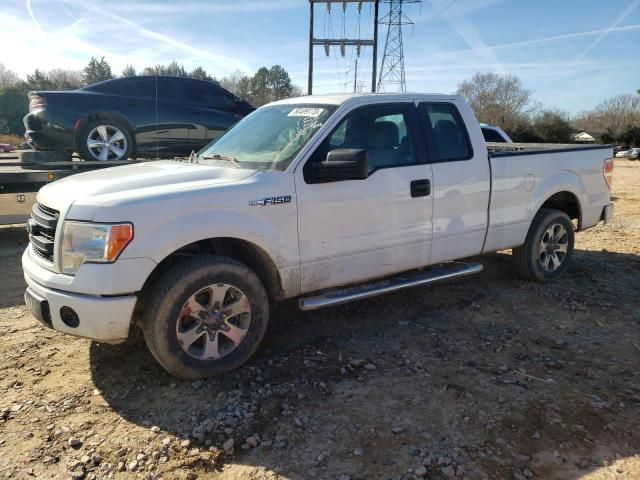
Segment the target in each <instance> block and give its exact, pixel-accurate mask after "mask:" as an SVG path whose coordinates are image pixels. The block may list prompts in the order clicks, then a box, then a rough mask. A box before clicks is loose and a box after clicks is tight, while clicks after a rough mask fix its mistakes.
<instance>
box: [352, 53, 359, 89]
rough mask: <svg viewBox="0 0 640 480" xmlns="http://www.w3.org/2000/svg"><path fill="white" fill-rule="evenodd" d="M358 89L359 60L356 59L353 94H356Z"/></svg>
mask: <svg viewBox="0 0 640 480" xmlns="http://www.w3.org/2000/svg"><path fill="white" fill-rule="evenodd" d="M357 88H358V59H357V58H356V68H355V70H354V71H353V93H356V89H357Z"/></svg>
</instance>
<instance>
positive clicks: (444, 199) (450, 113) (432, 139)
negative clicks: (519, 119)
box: [418, 97, 491, 264]
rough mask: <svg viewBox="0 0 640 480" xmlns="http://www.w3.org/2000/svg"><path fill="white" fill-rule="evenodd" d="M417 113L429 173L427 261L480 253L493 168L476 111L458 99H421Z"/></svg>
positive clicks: (484, 233)
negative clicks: (430, 217) (430, 230)
mask: <svg viewBox="0 0 640 480" xmlns="http://www.w3.org/2000/svg"><path fill="white" fill-rule="evenodd" d="M418 112H419V116H420V120H421V122H422V127H423V129H424V133H425V136H426V139H427V149H428V152H429V159H430V162H431V167H432V172H433V241H432V245H431V261H430V263H431V264H435V263H439V262H444V261H447V260H455V259H459V258H464V257H469V256H472V255H477V254H479V253H481V252H482V247H483V244H484V240H485V236H486V231H487V225H488V215H489V199H490V195H491V170H490V165H489V158H488V153H487V148H486V145H485V141H484V138H483V136H482V132H481V130H480V127H479V125H478V123H477V120H476V118H475V115H474V114H473V112H472V111H471V109H470V108H469V107H468V105H467V104H466V103H464V102H463V101H462V100H461V99H459V98H455V97H454V98H451V99H450V100H448V99H438V100H433V101H429V100H425V101H421V102H419V104H418Z"/></svg>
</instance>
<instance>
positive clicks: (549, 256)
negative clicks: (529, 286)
mask: <svg viewBox="0 0 640 480" xmlns="http://www.w3.org/2000/svg"><path fill="white" fill-rule="evenodd" d="M574 240H575V236H574V232H573V224H572V223H571V219H570V218H569V217H568V216H567V215H566V214H565V213H564V212H561V211H559V210H553V209H547V208H543V209H541V210H540V211H539V212H538V214H537V215H536V216H535V218H534V219H533V222H532V223H531V226H530V227H529V233H527V238H526V240H525V243H524V245H522V246H520V247H517V248H514V249H513V260H514V265H515V267H516V270H517V272H518V274H519V275H520V276H521V277H522V278H524V279H525V280H532V281H537V282H550V281H553V280H556V279H558V278H560V277H561V276H562V275H563V274H564V272H566V271H567V268H569V263H570V262H571V257H572V255H573V245H574Z"/></svg>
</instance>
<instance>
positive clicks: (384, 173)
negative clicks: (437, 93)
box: [295, 102, 433, 293]
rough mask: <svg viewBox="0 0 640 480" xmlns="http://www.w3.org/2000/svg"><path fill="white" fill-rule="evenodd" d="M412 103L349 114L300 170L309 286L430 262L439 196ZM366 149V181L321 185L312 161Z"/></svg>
mask: <svg viewBox="0 0 640 480" xmlns="http://www.w3.org/2000/svg"><path fill="white" fill-rule="evenodd" d="M422 138H423V137H422V133H421V130H420V126H419V121H418V116H417V111H416V108H415V105H414V104H413V103H412V102H406V103H392V104H380V105H373V106H371V105H369V106H365V107H358V108H355V109H354V110H352V111H351V112H349V113H348V114H347V115H346V116H345V118H344V119H343V120H342V122H340V124H339V125H338V126H337V127H336V128H335V129H334V130H333V131H332V132H331V133H330V134H329V135H328V136H327V138H326V139H325V140H324V141H323V142H322V144H320V146H319V147H318V148H317V149H316V151H315V152H314V153H313V154H311V156H310V157H309V158H308V159H307V160H306V163H305V165H304V168H298V169H297V170H296V177H295V178H296V194H297V203H298V237H299V247H300V257H301V291H302V293H304V292H310V291H314V290H320V289H323V288H328V287H333V286H338V285H345V284H350V283H355V282H358V281H362V280H368V279H372V278H375V277H381V276H385V275H391V274H394V273H397V272H401V271H405V270H410V269H413V268H417V267H420V266H424V265H427V264H428V263H429V256H430V250H431V238H432V226H431V216H432V209H433V197H432V195H431V193H430V187H431V182H432V173H431V165H430V164H429V163H426V151H425V150H426V149H425V144H424V141H423V140H422ZM338 148H358V149H360V148H363V149H366V150H367V153H368V156H369V176H368V178H367V179H365V180H346V181H337V182H330V183H314V180H313V177H312V172H311V168H310V167H311V164H312V163H313V162H318V161H322V160H324V159H325V158H326V155H327V153H328V152H329V151H330V150H332V149H338Z"/></svg>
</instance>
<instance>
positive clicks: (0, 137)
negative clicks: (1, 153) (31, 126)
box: [0, 134, 24, 147]
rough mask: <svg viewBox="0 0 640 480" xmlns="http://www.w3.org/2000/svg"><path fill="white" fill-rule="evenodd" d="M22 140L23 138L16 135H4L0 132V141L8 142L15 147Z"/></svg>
mask: <svg viewBox="0 0 640 480" xmlns="http://www.w3.org/2000/svg"><path fill="white" fill-rule="evenodd" d="M23 142H24V138H22V137H19V136H18V135H4V134H0V143H10V144H11V145H13V146H14V147H17V146H18V145H20V144H21V143H23Z"/></svg>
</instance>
